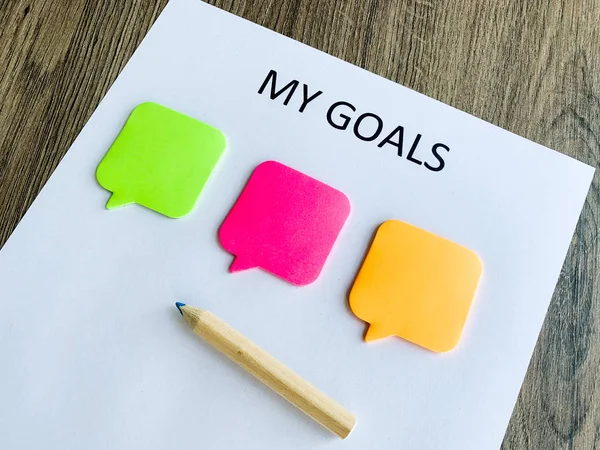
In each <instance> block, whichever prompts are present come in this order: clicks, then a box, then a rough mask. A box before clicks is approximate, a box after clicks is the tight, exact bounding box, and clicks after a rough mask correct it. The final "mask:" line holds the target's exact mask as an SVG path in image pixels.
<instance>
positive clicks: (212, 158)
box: [96, 103, 226, 218]
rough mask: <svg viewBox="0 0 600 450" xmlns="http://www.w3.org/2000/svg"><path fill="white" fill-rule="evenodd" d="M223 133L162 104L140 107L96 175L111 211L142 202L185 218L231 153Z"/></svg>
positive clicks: (130, 118)
mask: <svg viewBox="0 0 600 450" xmlns="http://www.w3.org/2000/svg"><path fill="white" fill-rule="evenodd" d="M225 146H226V141H225V136H224V135H223V133H221V132H220V131H219V130H218V129H216V128H214V127H211V126H210V125H207V124H205V123H203V122H200V121H199V120H196V119H193V118H192V117H188V116H186V115H184V114H182V113H179V112H177V111H173V110H172V109H169V108H167V107H165V106H161V105H158V104H156V103H142V104H141V105H139V106H137V107H136V108H135V109H134V110H133V112H132V113H131V115H130V116H129V118H128V119H127V122H126V123H125V126H124V127H123V129H122V130H121V133H120V134H119V136H118V137H117V139H116V140H115V142H114V143H113V144H112V146H111V147H110V149H109V150H108V153H107V154H106V156H105V157H104V159H103V160H102V161H101V162H100V165H99V166H98V169H97V171H96V178H97V180H98V182H99V183H100V185H101V186H102V187H104V188H105V189H107V190H109V191H111V192H112V196H111V197H110V199H109V200H108V203H107V204H106V207H107V208H108V209H113V208H118V207H120V206H123V205H128V204H131V203H138V204H140V205H143V206H145V207H147V208H150V209H152V210H154V211H157V212H159V213H161V214H164V215H165V216H168V217H172V218H179V217H182V216H185V215H186V214H188V213H189V212H190V211H191V210H192V209H193V208H194V205H195V204H196V201H197V200H198V197H199V196H200V193H201V192H202V188H203V187H204V185H205V184H206V181H207V180H208V178H209V176H210V174H211V172H212V171H213V169H214V168H215V166H216V164H217V162H218V161H219V158H220V157H221V155H222V154H223V151H224V150H225Z"/></svg>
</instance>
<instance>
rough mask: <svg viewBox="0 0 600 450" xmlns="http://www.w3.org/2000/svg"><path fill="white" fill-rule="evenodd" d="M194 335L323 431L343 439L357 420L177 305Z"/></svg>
mask: <svg viewBox="0 0 600 450" xmlns="http://www.w3.org/2000/svg"><path fill="white" fill-rule="evenodd" d="M176 305H177V308H178V309H179V312H180V313H181V315H182V316H183V318H184V319H185V321H186V322H187V323H188V325H189V326H190V327H191V328H192V330H193V331H194V333H196V334H197V335H198V336H200V337H201V338H202V339H204V340H205V341H206V342H208V343H209V344H210V345H212V346H213V347H214V348H216V349H217V350H218V351H220V352H221V353H223V354H224V355H225V356H227V357H228V358H229V359H231V360H232V361H234V362H235V363H237V364H238V365H239V366H241V367H243V368H244V369H245V370H246V371H247V372H249V373H250V374H252V375H254V376H255V377H256V378H257V379H259V380H260V381H262V382H263V383H264V384H265V385H267V386H268V387H270V388H271V389H273V390H274V391H275V392H277V393H278V394H279V395H281V396H282V397H283V398H285V399H286V400H288V401H289V402H290V403H292V404H293V405H294V406H296V407H297V408H298V409H300V410H301V411H302V412H304V413H305V414H307V415H309V416H310V417H312V418H313V419H314V420H316V421H317V422H319V423H320V424H321V425H323V426H324V427H325V428H327V429H328V430H330V431H331V432H333V433H335V434H337V435H338V436H339V437H341V438H342V439H345V438H346V437H347V436H348V435H349V434H350V432H351V431H352V429H353V428H354V425H355V424H356V418H355V417H354V416H353V415H352V414H351V413H350V412H348V411H347V410H346V409H345V408H344V407H342V406H341V405H340V404H339V403H337V402H336V401H335V400H333V399H331V398H330V397H328V396H327V395H325V394H324V393H323V392H321V391H319V390H318V389H317V388H315V387H314V386H313V385H312V384H310V383H308V382H307V381H306V380H304V379H303V378H301V377H300V376H299V375H298V374H296V373H295V372H294V371H292V370H291V369H290V368H288V367H287V366H286V365H284V364H283V363H282V362H280V361H279V360H277V359H276V358H274V357H273V356H271V355H270V354H268V353H267V352H266V351H264V350H263V349H262V348H260V347H259V346H258V345H256V344H255V343H254V342H252V341H251V340H249V339H248V338H246V337H244V336H243V335H242V334H241V333H240V332H238V331H237V330H235V329H234V328H232V327H231V326H229V325H228V324H227V323H225V322H223V321H222V320H221V319H219V318H218V317H217V316H215V315H214V314H213V313H211V312H209V311H206V310H201V309H197V308H194V307H191V306H187V305H185V304H184V303H179V302H178V303H177V304H176Z"/></svg>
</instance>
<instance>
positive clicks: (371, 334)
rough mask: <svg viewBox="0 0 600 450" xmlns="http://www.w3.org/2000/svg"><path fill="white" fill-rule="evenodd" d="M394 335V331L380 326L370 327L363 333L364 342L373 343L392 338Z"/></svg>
mask: <svg viewBox="0 0 600 450" xmlns="http://www.w3.org/2000/svg"><path fill="white" fill-rule="evenodd" d="M395 334H396V332H395V331H393V330H390V329H389V328H386V327H383V326H381V325H370V326H369V329H368V330H367V332H366V333H365V342H373V341H376V340H378V339H383V338H386V337H390V336H394V335H395Z"/></svg>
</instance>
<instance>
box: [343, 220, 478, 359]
mask: <svg viewBox="0 0 600 450" xmlns="http://www.w3.org/2000/svg"><path fill="white" fill-rule="evenodd" d="M481 271H482V266H481V261H480V260H479V257H478V256H477V255H476V254H475V253H473V252H472V251H471V250H469V249H467V248H465V247H462V246H460V245H458V244H455V243H454V242H451V241H448V240H446V239H444V238H442V237H440V236H436V235H435V234H432V233H429V232H427V231H424V230H422V229H420V228H417V227H414V226H412V225H409V224H407V223H404V222H400V221H398V220H389V221H387V222H384V223H383V224H382V225H381V226H380V227H379V229H378V230H377V233H376V235H375V239H374V240H373V243H372V244H371V248H370V249H369V252H368V253H367V257H366V258H365V261H364V263H363V265H362V267H361V269H360V271H359V273H358V275H357V277H356V280H355V281H354V285H353V287H352V290H351V292H350V308H351V309H352V311H353V312H354V314H355V315H356V316H357V317H359V318H360V319H362V320H364V321H365V322H368V323H369V324H370V326H369V329H368V330H367V333H366V334H365V341H367V342H369V341H374V340H376V339H381V338H385V337H388V336H394V335H396V336H400V337H402V338H404V339H406V340H408V341H411V342H413V343H415V344H418V345H420V346H422V347H425V348H427V349H429V350H432V351H434V352H446V351H449V350H452V349H453V348H454V347H455V346H456V345H457V344H458V341H459V340H460V336H461V334H462V330H463V327H464V324H465V321H466V319H467V314H468V312H469V309H470V307H471V303H472V301H473V297H474V295H475V290H476V288H477V285H478V283H479V278H480V277H481Z"/></svg>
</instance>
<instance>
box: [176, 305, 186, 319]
mask: <svg viewBox="0 0 600 450" xmlns="http://www.w3.org/2000/svg"><path fill="white" fill-rule="evenodd" d="M175 306H177V309H178V310H179V314H181V315H182V316H183V311H182V310H181V308H183V307H184V306H185V303H181V302H176V303H175Z"/></svg>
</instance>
